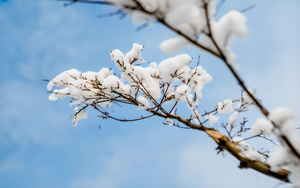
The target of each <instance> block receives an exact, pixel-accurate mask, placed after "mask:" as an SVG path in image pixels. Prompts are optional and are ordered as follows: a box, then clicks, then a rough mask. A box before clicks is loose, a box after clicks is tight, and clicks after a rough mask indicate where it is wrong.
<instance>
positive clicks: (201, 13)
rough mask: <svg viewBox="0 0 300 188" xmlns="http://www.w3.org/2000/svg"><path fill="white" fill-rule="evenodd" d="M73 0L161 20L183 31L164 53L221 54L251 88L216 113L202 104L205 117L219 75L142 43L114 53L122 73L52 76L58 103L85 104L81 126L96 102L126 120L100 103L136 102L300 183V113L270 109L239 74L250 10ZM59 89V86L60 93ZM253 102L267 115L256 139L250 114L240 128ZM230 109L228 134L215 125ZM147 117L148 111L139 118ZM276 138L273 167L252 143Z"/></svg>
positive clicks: (175, 2) (142, 19)
mask: <svg viewBox="0 0 300 188" xmlns="http://www.w3.org/2000/svg"><path fill="white" fill-rule="evenodd" d="M65 1H68V2H69V3H79V2H80V3H91V4H100V5H109V6H115V7H117V8H118V12H117V14H123V15H128V16H131V17H132V19H133V22H135V23H146V24H148V25H151V24H152V23H153V22H159V23H161V24H163V25H164V26H166V27H167V28H168V29H170V30H172V31H174V32H176V33H177V34H178V35H179V36H178V37H176V38H170V39H167V40H165V41H163V42H162V43H161V45H160V48H161V49H162V50H164V51H165V52H167V53H176V52H177V51H178V50H180V49H181V48H183V47H184V46H186V45H193V46H195V47H198V48H199V49H201V50H204V51H206V52H208V53H210V54H212V55H214V56H216V57H218V58H220V59H221V60H222V61H223V62H224V63H225V65H226V66H227V67H228V69H229V70H230V71H231V73H232V75H233V76H234V77H235V78H236V80H237V81H238V84H239V85H240V86H241V87H242V88H243V90H244V92H243V94H242V96H241V99H239V100H238V101H239V104H238V105H237V106H236V107H234V106H233V101H232V100H231V99H225V100H224V101H223V102H220V103H218V104H217V105H216V107H215V109H213V110H209V111H206V110H205V109H201V110H204V113H202V114H201V113H200V112H199V107H198V103H199V99H200V98H201V97H202V89H203V88H204V86H205V85H206V84H207V83H209V82H211V79H212V77H211V76H210V75H209V74H208V73H207V72H206V71H205V70H204V69H203V67H202V66H199V65H197V66H196V67H194V68H191V67H190V66H189V63H190V62H191V61H192V58H191V57H190V56H189V55H188V54H181V55H177V56H174V57H171V58H168V59H166V60H163V61H161V62H160V63H159V64H157V63H155V62H151V63H149V64H148V63H145V61H144V59H143V58H142V56H141V51H142V50H143V46H141V45H139V44H136V43H134V44H133V47H132V49H131V50H130V51H129V52H128V53H126V54H125V55H124V54H123V53H122V52H121V51H120V50H118V49H115V50H113V51H112V52H111V54H110V55H111V58H112V60H113V61H114V63H115V65H116V68H117V69H118V71H119V72H120V73H119V74H120V75H119V76H116V74H115V73H114V72H113V70H110V69H108V68H102V69H101V70H100V71H99V72H91V71H89V72H84V73H81V72H79V71H78V70H76V69H71V70H69V71H65V72H63V73H61V74H59V75H58V76H57V77H55V78H54V79H52V80H50V81H49V84H48V90H50V91H51V95H50V96H49V99H50V100H57V99H62V98H64V97H66V96H69V97H70V98H71V100H72V103H73V104H76V105H77V106H76V108H75V115H74V116H73V124H74V125H77V121H78V120H80V119H84V118H87V113H86V111H85V109H86V108H87V107H89V106H92V107H93V108H95V109H97V110H98V111H99V112H100V113H101V114H102V116H101V117H102V118H111V119H114V120H118V121H126V120H127V119H123V118H118V117H115V116H112V115H111V114H109V113H108V112H106V111H105V110H100V107H101V108H107V107H109V106H110V105H111V104H112V103H117V104H121V103H123V104H129V105H134V106H137V108H138V109H141V110H146V111H147V112H148V113H150V115H149V116H147V117H152V116H153V115H156V116H160V117H163V118H165V120H166V122H167V123H166V124H168V125H177V123H175V122H174V121H178V122H180V123H181V124H183V125H185V126H186V127H187V128H191V129H197V130H200V131H203V132H205V133H207V134H208V135H209V136H210V137H211V138H213V139H214V141H215V142H216V143H217V144H218V148H219V149H220V151H221V150H227V151H228V152H229V153H231V154H232V155H233V156H235V157H236V158H237V159H238V160H240V161H241V165H240V167H241V168H253V169H255V170H257V171H259V172H262V173H264V174H266V175H269V176H272V177H275V178H277V179H280V180H283V181H289V180H288V178H287V175H288V174H289V171H288V170H290V171H291V172H292V176H294V177H293V178H292V180H293V183H294V185H295V186H297V185H299V184H300V147H299V146H300V138H299V137H298V135H297V133H296V132H295V130H294V125H293V119H294V114H293V112H291V111H290V110H288V109H285V108H279V109H275V110H274V111H272V112H271V113H270V112H269V111H268V110H267V109H266V108H265V107H264V106H263V105H262V103H261V101H260V100H258V99H257V97H256V96H255V95H254V92H253V91H252V90H251V89H249V88H248V87H247V86H246V84H245V83H244V81H243V80H242V79H241V77H240V76H239V75H238V73H237V71H238V69H239V66H238V64H237V63H236V55H235V54H234V53H233V52H232V50H231V38H232V37H233V36H236V37H239V38H244V37H245V36H246V34H247V27H246V20H247V19H246V17H245V16H244V15H243V14H242V12H239V11H230V12H228V13H227V14H225V15H223V16H222V17H221V18H220V19H219V20H216V19H215V14H216V4H217V1H216V0H188V1H180V0H107V1H97V0H65ZM112 15H115V14H112ZM182 15H184V16H182ZM54 86H55V87H58V88H57V89H54V90H53V89H52V88H53V87H54ZM181 102H185V103H186V106H187V109H188V110H189V112H190V116H189V118H183V117H182V116H180V115H179V114H177V112H176V106H177V104H178V103H181ZM249 105H255V106H257V107H258V108H259V109H260V111H261V112H262V113H263V115H264V116H265V118H260V119H258V120H257V121H256V122H255V124H254V125H253V126H252V136H250V137H248V138H241V137H240V136H241V135H242V133H244V132H247V131H248V130H249V129H250V128H247V127H245V124H246V122H247V120H246V119H243V121H242V122H241V123H240V127H239V129H237V131H235V132H234V130H235V128H236V124H237V122H238V119H239V116H240V113H242V112H245V111H247V110H248V106H249ZM228 113H231V114H230V116H229V117H228V123H226V124H224V123H223V124H222V127H223V128H224V129H225V131H226V133H227V134H228V136H225V134H222V133H221V132H220V131H217V130H215V129H214V128H212V127H209V126H212V125H214V124H216V123H217V122H218V121H219V119H220V117H219V116H217V114H228ZM145 118H146V116H142V117H141V118H135V119H133V120H142V119H145ZM206 123H209V124H210V125H206ZM177 127H181V126H179V125H177ZM270 135H275V136H276V137H277V139H278V140H279V141H280V144H281V145H280V147H279V148H278V149H277V150H276V151H275V152H274V154H271V158H270V161H269V162H268V164H267V163H263V162H261V160H262V157H263V155H262V154H261V153H260V152H258V151H256V150H255V149H253V148H252V147H251V146H250V145H249V144H248V143H247V142H246V140H248V139H250V138H257V137H264V138H266V139H267V140H269V139H268V138H267V137H268V136H270ZM282 168H284V169H286V170H283V169H282Z"/></svg>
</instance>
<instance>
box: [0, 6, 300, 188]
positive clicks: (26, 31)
mask: <svg viewBox="0 0 300 188" xmlns="http://www.w3.org/2000/svg"><path fill="white" fill-rule="evenodd" d="M252 4H254V5H255V8H254V9H252V10H251V11H249V12H246V13H245V15H246V16H247V17H248V22H247V25H248V29H249V34H248V37H247V38H246V39H245V40H234V41H233V49H234V51H235V53H236V54H237V55H238V59H237V62H238V63H239V64H240V66H241V71H240V75H242V77H243V79H244V80H246V81H247V83H248V85H249V87H251V88H254V89H255V91H256V94H257V96H258V97H259V98H260V99H262V101H263V104H265V105H266V106H267V108H268V109H273V108H276V107H281V106H285V107H289V108H291V109H293V110H294V111H295V113H296V114H297V116H298V118H297V120H296V121H297V122H298V126H299V114H300V108H299V103H300V100H299V97H298V96H299V92H300V84H299V82H300V76H299V75H300V74H299V73H298V71H299V70H300V63H299V61H300V60H299V59H300V54H299V50H300V46H299V44H300V43H299V42H300V37H299V31H300V12H299V8H300V3H299V1H297V0H289V1H280V0H274V1H271V0H267V1H263V2H262V1H259V0H249V1H246V0H242V1H241V0H240V1H238V0H228V1H226V3H225V4H224V6H223V7H222V9H221V11H220V14H219V15H222V14H223V13H224V12H227V11H228V10H232V9H236V10H242V9H244V8H246V7H248V6H250V5H252ZM112 10H113V9H111V8H109V7H101V6H95V5H93V6H91V5H82V4H81V5H79V4H78V5H74V6H71V7H68V8H64V7H63V3H61V2H55V1H48V0H40V1H35V0H23V1H16V0H10V1H7V0H6V1H3V0H2V3H1V5H0V65H1V69H0V73H1V74H0V87H1V88H2V89H1V92H0V106H1V109H0V179H1V181H0V187H1V188H2V187H3V188H7V187H26V188H27V187H28V188H29V187H30V188H34V187H43V188H48V187H49V188H50V187H70V188H81V187H82V188H83V187H108V188H114V187H122V188H123V187H124V188H127V187H128V188H129V187H130V188H132V187H212V188H214V187H221V186H222V187H245V188H247V187H249V188H250V187H274V186H275V185H277V184H278V181H276V180H273V179H271V178H268V177H265V176H263V175H260V174H258V173H256V172H254V171H252V170H240V169H238V168H237V165H238V162H237V161H236V160H235V159H233V158H232V157H231V156H229V155H228V154H225V157H222V156H221V155H216V150H214V148H215V147H216V145H215V144H214V143H213V141H212V140H210V139H209V138H207V136H206V135H204V134H202V133H199V132H197V131H186V130H182V129H177V128H175V127H169V126H164V125H163V124H162V121H163V120H162V119H159V118H153V119H148V120H145V121H143V122H133V123H123V124H121V123H119V122H116V121H112V120H108V121H102V122H101V121H100V120H101V119H100V118H97V117H96V116H97V114H96V113H95V112H93V111H91V110H90V111H88V113H89V116H90V117H89V119H87V120H81V121H79V125H78V126H77V127H73V126H72V122H71V120H70V116H71V115H72V113H73V108H72V107H70V106H69V104H68V103H69V101H68V100H62V101H57V102H51V101H49V100H48V93H47V91H46V85H47V83H45V82H43V81H42V79H51V78H53V77H55V76H56V75H57V74H59V73H60V72H62V71H65V70H68V69H70V68H76V69H78V70H80V71H82V72H83V71H88V70H92V71H98V70H100V69H101V68H102V67H113V63H112V62H111V61H110V56H109V52H110V51H111V50H113V49H115V48H119V49H121V50H122V51H124V52H126V51H127V50H129V49H130V48H131V45H132V43H133V42H138V43H140V44H142V45H145V49H144V51H143V57H144V58H146V59H147V60H150V61H156V62H160V61H161V60H163V59H164V58H167V57H169V56H170V55H168V54H165V53H164V52H162V51H160V50H159V44H160V42H161V41H162V40H164V39H166V38H169V37H171V36H175V34H174V33H172V32H171V31H168V30H166V29H165V28H164V27H163V26H161V25H157V24H155V25H154V26H152V27H150V28H147V29H144V30H141V31H139V32H136V27H137V26H135V25H133V24H132V23H131V20H130V18H125V19H124V20H119V19H118V18H117V17H114V18H105V19H99V18H97V15H98V14H101V13H107V12H110V11H112ZM181 52H182V53H189V54H190V55H191V56H193V57H198V55H201V64H202V66H203V67H204V68H205V69H206V70H207V72H208V73H210V74H211V75H212V76H213V82H212V83H211V84H209V85H207V88H206V89H205V90H203V95H204V96H203V99H202V100H201V101H200V104H201V105H202V106H203V109H206V108H208V109H209V108H212V107H213V106H214V105H215V104H216V103H218V102H220V101H223V100H224V99H226V98H237V97H238V96H239V95H240V91H241V89H240V88H239V87H238V86H237V84H236V81H235V80H234V79H233V78H232V77H231V75H230V73H229V72H228V70H226V67H225V66H224V65H223V64H222V63H221V62H220V61H219V60H217V59H215V58H214V57H212V56H210V55H207V54H205V53H204V52H201V51H199V50H197V49H194V48H192V47H187V48H184V49H183V50H182V51H181ZM194 63H195V62H194ZM203 109H202V110H203ZM113 110H115V111H116V113H118V114H121V115H124V116H132V117H134V116H135V115H136V116H138V115H139V111H136V109H135V108H125V109H121V110H118V108H117V107H114V106H113ZM252 111H253V112H252V113H250V114H249V122H250V123H249V126H250V125H251V122H252V123H253V122H254V121H255V118H257V117H261V115H260V113H258V112H257V111H256V109H255V108H252ZM100 123H101V129H99V125H100ZM254 144H255V142H254ZM266 144H267V143H266ZM260 147H261V146H260V145H258V144H257V143H256V148H257V149H259V148H260ZM282 187H291V186H289V185H284V186H282Z"/></svg>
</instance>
